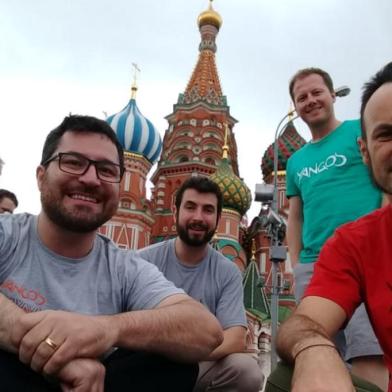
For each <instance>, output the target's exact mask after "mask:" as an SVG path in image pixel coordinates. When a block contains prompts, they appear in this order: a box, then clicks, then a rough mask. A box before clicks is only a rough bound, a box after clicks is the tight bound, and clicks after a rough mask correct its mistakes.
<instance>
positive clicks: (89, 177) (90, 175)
mask: <svg viewBox="0 0 392 392" xmlns="http://www.w3.org/2000/svg"><path fill="white" fill-rule="evenodd" d="M79 181H81V182H84V183H86V184H87V183H88V184H90V185H91V184H93V185H99V184H100V183H101V181H100V179H99V177H98V173H97V169H96V167H95V166H94V165H93V164H90V166H89V167H88V168H87V170H86V172H85V173H84V174H81V175H80V176H79Z"/></svg>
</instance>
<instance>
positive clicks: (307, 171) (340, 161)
mask: <svg viewBox="0 0 392 392" xmlns="http://www.w3.org/2000/svg"><path fill="white" fill-rule="evenodd" d="M346 162H347V158H346V157H345V156H344V155H340V154H338V153H336V152H335V154H332V155H330V156H329V157H328V158H327V159H325V160H324V161H321V162H319V163H316V164H315V165H314V166H313V167H311V166H310V167H304V168H303V169H302V170H301V171H300V172H297V176H298V181H299V182H301V180H302V178H303V177H308V178H309V177H311V176H313V175H316V174H320V173H322V172H323V171H325V170H328V169H330V168H331V167H341V166H344V165H345V164H346Z"/></svg>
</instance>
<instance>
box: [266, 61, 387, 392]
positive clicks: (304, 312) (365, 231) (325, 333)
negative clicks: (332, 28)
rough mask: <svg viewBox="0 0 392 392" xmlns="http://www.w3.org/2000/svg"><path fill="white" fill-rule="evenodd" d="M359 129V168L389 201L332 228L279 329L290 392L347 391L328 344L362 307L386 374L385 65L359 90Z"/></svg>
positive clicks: (346, 378) (344, 371) (343, 372)
mask: <svg viewBox="0 0 392 392" xmlns="http://www.w3.org/2000/svg"><path fill="white" fill-rule="evenodd" d="M361 124H362V140H361V152H362V155H363V159H364V162H365V163H366V164H367V165H368V167H369V171H370V173H371V176H372V178H373V179H374V182H375V184H377V186H378V187H379V188H380V189H381V190H382V191H383V192H384V194H385V195H386V198H387V199H388V201H389V203H388V204H387V205H386V206H385V207H383V208H381V209H378V210H376V211H374V212H372V213H370V214H368V215H366V216H364V217H362V218H360V219H358V220H357V221H355V222H351V223H348V224H346V225H343V226H342V227H340V228H339V229H337V230H336V233H335V234H334V235H333V237H332V238H330V239H329V240H328V241H327V243H326V245H325V246H324V247H323V249H322V251H321V253H320V257H319V260H318V261H317V264H316V268H315V273H314V276H313V278H312V281H311V283H310V285H309V287H308V288H307V290H306V292H305V297H304V299H303V300H302V301H301V303H300V304H299V306H298V308H297V310H296V311H295V312H294V314H293V315H292V316H291V317H290V318H289V319H288V320H287V321H286V322H285V323H284V324H283V325H282V326H281V327H280V330H279V334H278V339H277V348H278V352H279V355H280V356H281V357H282V358H283V359H284V360H285V361H286V362H288V363H294V364H295V371H294V375H293V378H292V382H291V384H292V389H291V390H292V391H301V392H306V391H315V390H317V391H331V392H335V391H336V392H347V391H352V390H353V384H352V382H351V380H350V376H349V373H348V372H347V369H346V366H345V364H344V363H343V362H342V360H341V359H340V357H339V355H338V353H337V350H336V348H335V346H334V344H333V342H332V341H331V338H332V337H333V336H334V334H335V333H336V331H337V330H338V329H339V328H340V327H341V326H342V325H344V323H345V322H347V320H348V319H349V318H350V317H351V315H352V314H353V312H354V311H355V309H356V307H357V306H358V305H359V304H360V303H361V302H362V301H363V302H364V303H365V305H366V308H367V310H368V312H369V315H370V319H371V322H372V325H373V327H374V330H375V332H376V335H377V337H378V339H379V341H380V343H381V346H382V348H383V349H384V353H385V360H386V363H387V365H388V368H389V371H390V372H391V370H392V340H391V339H392V336H391V330H392V318H391V306H390V304H391V302H392V283H391V282H392V279H391V276H392V268H391V263H392V242H391V241H390V237H391V230H392V206H391V204H390V203H391V202H392V171H391V162H392V63H389V64H387V65H386V66H385V67H384V68H382V69H381V70H380V71H379V72H377V74H376V75H375V76H374V77H372V78H371V80H370V81H369V82H368V83H366V84H365V87H364V91H363V95H362V104H361ZM275 379H276V381H279V379H278V378H277V377H276V378H275ZM280 380H282V378H280ZM270 390H272V389H270ZM282 390H286V389H284V388H280V389H279V391H282ZM361 390H363V389H361ZM384 390H385V389H384ZM388 390H389V391H392V385H390V386H389V389H388Z"/></svg>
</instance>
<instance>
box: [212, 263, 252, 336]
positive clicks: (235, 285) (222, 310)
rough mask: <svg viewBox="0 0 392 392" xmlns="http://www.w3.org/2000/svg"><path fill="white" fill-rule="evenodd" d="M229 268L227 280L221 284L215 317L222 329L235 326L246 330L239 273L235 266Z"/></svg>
mask: <svg viewBox="0 0 392 392" xmlns="http://www.w3.org/2000/svg"><path fill="white" fill-rule="evenodd" d="M230 267H233V268H230V270H229V273H228V274H227V276H228V278H227V279H226V281H225V282H224V283H223V288H222V293H221V295H220V298H219V301H218V305H217V307H216V314H215V316H216V318H217V319H218V320H219V322H220V324H221V326H222V328H223V329H227V328H230V327H235V326H244V327H245V328H247V326H248V324H247V322H246V315H245V308H244V298H243V297H244V293H243V286H242V277H241V273H240V271H239V270H238V268H237V267H236V266H235V265H230Z"/></svg>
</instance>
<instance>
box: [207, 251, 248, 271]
mask: <svg viewBox="0 0 392 392" xmlns="http://www.w3.org/2000/svg"><path fill="white" fill-rule="evenodd" d="M210 252H211V257H212V258H213V265H214V266H215V267H216V271H217V273H219V274H220V275H221V276H226V277H232V276H241V271H240V270H239V268H238V267H237V266H236V265H235V264H234V263H233V262H232V261H231V260H229V259H228V258H227V257H226V256H224V255H223V254H222V253H220V252H218V251H217V250H215V249H214V248H212V247H211V248H210Z"/></svg>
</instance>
